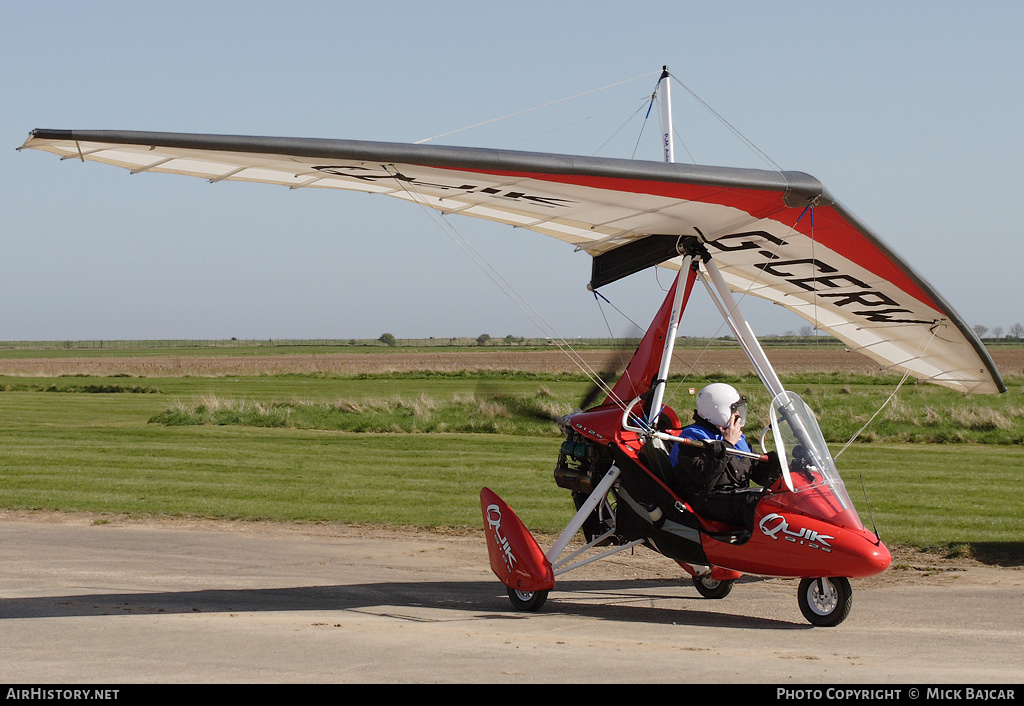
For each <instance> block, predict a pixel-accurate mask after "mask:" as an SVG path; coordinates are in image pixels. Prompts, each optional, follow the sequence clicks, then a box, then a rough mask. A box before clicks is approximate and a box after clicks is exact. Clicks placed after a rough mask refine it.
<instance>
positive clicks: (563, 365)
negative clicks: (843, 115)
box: [0, 348, 1024, 377]
mask: <svg viewBox="0 0 1024 706" xmlns="http://www.w3.org/2000/svg"><path fill="white" fill-rule="evenodd" d="M629 355H630V354H629V353H628V352H623V353H622V354H621V357H622V359H623V361H628V359H629ZM579 356H580V357H581V358H582V359H583V360H585V361H586V363H587V364H588V365H590V366H591V367H592V368H593V369H594V370H604V369H607V368H609V367H612V360H613V357H617V356H618V354H615V353H612V352H609V351H585V352H582V353H580V354H579ZM768 356H769V358H770V359H771V360H772V364H773V365H774V366H775V368H776V370H777V371H778V372H779V373H780V374H781V375H787V374H793V373H803V372H822V373H829V372H838V373H866V374H871V373H876V372H878V365H877V364H875V363H874V362H872V361H871V360H870V359H868V358H866V357H864V356H863V355H860V354H859V353H849V352H846V351H844V350H841V349H835V348H830V349H820V350H814V349H809V350H808V349H772V350H769V351H768ZM992 357H993V359H994V360H995V362H996V365H997V366H998V367H999V370H1000V371H1001V372H1002V374H1003V376H1004V377H1009V376H1018V375H1022V374H1024V348H1013V349H997V350H994V351H992ZM420 370H431V371H441V372H454V371H461V370H467V371H480V370H522V371H528V372H542V373H574V372H577V371H578V368H577V366H576V364H575V363H574V362H573V361H572V360H571V359H570V358H569V356H568V355H566V354H565V353H563V352H562V351H558V350H550V351H548V350H545V351H516V350H501V351H495V350H487V351H479V352H477V351H460V352H447V351H438V352H436V353H435V352H429V353H423V352H409V353H402V352H390V351H389V352H383V353H328V354H315V355H264V356H203V355H181V356H153V357H109V358H106V357H104V358H31V359H20V360H19V359H12V360H0V375H13V376H21V377H56V376H59V375H95V376H111V375H131V376H144V377H175V376H180V375H196V376H218V375H280V374H286V373H298V374H314V373H320V374H327V375H356V374H359V373H391V372H409V371H420ZM688 371H689V372H693V373H696V374H705V375H706V374H709V373H735V374H745V373H749V372H751V371H752V370H751V367H750V364H749V363H748V362H747V359H746V356H745V355H744V354H743V352H742V351H740V350H709V351H697V350H686V349H683V350H677V351H676V356H675V363H674V364H673V367H672V372H673V373H686V372H688Z"/></svg>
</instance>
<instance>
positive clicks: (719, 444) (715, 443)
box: [704, 439, 729, 461]
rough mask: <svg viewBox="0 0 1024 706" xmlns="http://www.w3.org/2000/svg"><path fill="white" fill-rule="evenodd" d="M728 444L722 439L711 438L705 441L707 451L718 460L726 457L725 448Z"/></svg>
mask: <svg viewBox="0 0 1024 706" xmlns="http://www.w3.org/2000/svg"><path fill="white" fill-rule="evenodd" d="M728 446H729V445H728V444H727V443H726V442H724V441H722V440H720V439H709V440H708V441H705V442H704V449H705V451H704V452H705V453H706V454H707V455H708V456H710V457H711V458H713V459H715V460H716V461H720V460H721V459H723V458H725V450H726V448H728Z"/></svg>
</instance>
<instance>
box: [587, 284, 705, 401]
mask: <svg viewBox="0 0 1024 706" xmlns="http://www.w3.org/2000/svg"><path fill="white" fill-rule="evenodd" d="M696 279H697V275H696V273H695V272H694V271H693V270H689V271H688V272H687V276H686V292H685V294H684V296H683V306H682V308H681V309H680V311H679V317H680V318H682V316H683V312H684V311H686V304H687V302H689V301H690V293H691V292H692V291H693V283H694V282H695V281H696ZM678 283H679V280H678V279H676V280H675V282H673V283H672V286H671V287H669V290H668V294H667V295H666V296H665V301H664V302H662V304H661V308H660V309H658V313H657V314H656V315H655V316H654V320H653V321H652V322H651V325H650V326H649V327H648V328H647V333H646V334H645V335H644V337H643V340H641V341H640V345H639V346H637V349H636V352H635V353H633V357H632V358H631V359H630V361H629V365H628V366H626V370H625V372H624V373H622V377H620V378H619V380H618V382H616V383H615V387H613V388H612V391H611V393H610V394H609V395H608V397H606V398H605V401H604V403H603V404H610V403H616V402H619V401H622V402H629V401H630V400H631V399H633V398H635V397H638V396H639V395H642V394H643V393H645V392H647V390H648V389H650V387H651V384H652V383H653V382H654V378H655V377H656V376H657V374H658V368H659V367H661V355H662V353H663V352H664V350H665V337H666V336H667V335H668V327H669V320H670V319H671V317H672V300H673V299H674V298H675V292H676V286H677V285H678Z"/></svg>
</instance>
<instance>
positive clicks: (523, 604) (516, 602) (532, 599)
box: [505, 586, 548, 613]
mask: <svg viewBox="0 0 1024 706" xmlns="http://www.w3.org/2000/svg"><path fill="white" fill-rule="evenodd" d="M505 588H506V590H507V591H508V597H509V600H510V601H512V607H513V608H515V609H516V610H522V611H526V612H528V613H535V612H536V611H538V610H540V608H541V606H542V605H544V602H545V601H546V600H547V599H548V592H547V591H520V590H519V589H516V588H512V587H511V586H506V587H505Z"/></svg>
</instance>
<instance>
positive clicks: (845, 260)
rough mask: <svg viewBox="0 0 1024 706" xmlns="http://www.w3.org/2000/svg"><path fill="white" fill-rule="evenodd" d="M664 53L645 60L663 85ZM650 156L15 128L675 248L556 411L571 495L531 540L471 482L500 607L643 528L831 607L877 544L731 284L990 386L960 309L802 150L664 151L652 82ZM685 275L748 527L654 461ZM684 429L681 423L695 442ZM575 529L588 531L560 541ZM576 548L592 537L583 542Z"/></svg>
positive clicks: (575, 237)
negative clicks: (741, 373)
mask: <svg viewBox="0 0 1024 706" xmlns="http://www.w3.org/2000/svg"><path fill="white" fill-rule="evenodd" d="M668 79H669V75H668V72H667V70H666V71H664V72H663V74H662V81H664V82H665V83H664V89H665V91H666V93H667V91H668ZM661 105H662V110H663V111H664V112H665V113H666V114H665V116H664V119H663V125H665V126H668V127H667V128H666V129H665V131H664V133H663V144H664V149H665V161H664V162H650V161H638V160H619V159H607V158H597V157H578V156H568V155H560V154H541V153H531V152H519V151H510V150H497V149H484V148H469V147H452V146H437V145H427V144H393V143H383V142H365V141H352V140H333V139H309V138H279V137H245V136H234V135H208V134H180V133H165V132H125V131H92V130H51V129H37V130H33V131H32V132H31V134H30V136H29V138H28V140H27V141H26V142H25V143H24V145H22V147H21V148H19V149H24V148H30V149H36V150H42V151H45V152H52V153H54V154H57V155H59V156H60V157H61V158H62V159H65V160H80V161H83V162H85V161H94V162H102V163H105V164H111V165H115V166H118V167H122V168H125V169H129V170H131V172H132V173H133V174H137V173H140V172H166V173H173V174H184V175H189V176H196V177H201V178H204V179H207V180H209V181H210V182H211V183H215V182H219V181H251V182H257V183H266V184H277V185H283V186H287V187H289V188H291V189H339V190H347V191H362V192H368V193H374V194H382V195H387V196H393V197H395V198H399V199H403V200H406V201H411V202H415V203H418V204H420V205H423V206H427V207H430V208H433V209H436V210H437V211H440V212H443V213H445V214H461V215H466V216H474V217H477V218H483V219H488V220H493V221H498V222H501V223H505V224H508V225H511V226H516V227H519V228H524V229H528V230H533V231H536V232H538V233H542V234H544V235H548V236H552V237H554V238H558V239H559V240H562V241H564V242H566V243H568V244H570V245H572V246H575V247H576V248H578V249H581V250H583V251H585V252H587V253H589V254H590V255H591V256H592V257H593V263H592V276H591V282H590V287H591V288H592V289H595V290H596V289H598V288H600V287H602V286H604V285H606V284H608V283H611V282H614V281H616V280H619V279H621V278H623V277H627V276H629V275H631V274H634V273H636V272H639V271H641V270H644V269H647V268H650V267H655V266H660V267H663V268H668V269H671V270H677V271H678V275H677V276H676V280H675V283H674V284H673V285H672V286H671V288H670V290H669V292H668V296H667V297H666V298H665V300H664V302H663V303H662V305H661V307H660V309H659V310H658V312H657V314H656V316H655V317H654V319H653V321H652V323H651V326H650V328H649V329H648V330H647V332H646V335H645V336H644V337H643V339H642V341H641V343H640V345H639V347H638V348H637V350H636V352H635V353H634V355H633V358H632V359H631V361H630V363H629V365H628V366H627V368H626V370H625V372H624V373H623V374H622V376H621V378H619V379H618V381H617V382H616V383H615V384H614V385H611V386H609V387H608V389H607V396H606V397H605V399H604V401H603V402H601V403H600V404H598V405H597V406H595V407H593V408H591V409H587V410H584V411H580V412H577V413H575V414H571V415H568V416H566V417H564V418H562V419H561V420H559V424H560V426H561V428H562V430H563V432H564V434H565V437H566V438H565V441H564V443H563V444H562V447H561V453H560V455H559V458H558V462H557V466H556V470H555V479H556V484H557V485H558V486H559V487H561V488H563V489H566V490H569V491H570V492H571V495H572V499H573V501H574V504H575V507H576V510H577V511H576V514H575V515H574V516H573V518H572V519H571V520H570V521H569V523H568V525H567V526H566V527H565V529H564V531H562V532H561V534H560V535H559V536H558V538H557V540H556V541H555V543H554V545H553V546H552V547H550V548H549V549H548V550H547V551H544V550H542V549H541V548H540V546H539V545H538V543H537V541H536V540H535V539H534V537H533V536H532V535H531V534H530V532H529V530H528V529H527V528H526V527H525V526H524V524H523V523H522V521H521V520H520V519H519V518H518V517H517V516H516V514H515V513H514V512H513V510H512V509H511V508H510V507H509V506H508V505H507V504H506V503H504V502H503V501H502V500H501V498H499V497H498V496H497V495H496V494H495V493H494V492H492V491H491V490H489V489H487V488H484V489H483V490H482V491H481V494H480V501H481V511H482V514H483V520H484V527H485V530H486V534H487V541H488V551H489V558H490V565H491V568H492V570H493V571H494V573H495V574H496V576H497V577H498V578H499V579H500V580H501V581H502V583H503V584H504V585H505V586H506V588H507V592H508V595H509V598H510V600H511V601H512V604H513V605H514V607H515V608H516V609H519V610H525V611H534V610H537V609H539V608H540V607H541V606H542V605H543V604H544V603H545V601H546V599H547V597H548V594H549V592H550V591H551V590H552V589H554V587H555V577H556V576H560V575H562V574H564V573H566V572H568V571H571V570H573V569H575V568H578V567H580V566H583V565H585V564H587V563H590V562H591V561H595V560H598V559H602V558H605V557H607V556H610V555H612V554H614V553H617V552H621V551H623V550H628V549H631V548H633V547H635V546H638V545H645V546H647V547H649V548H650V549H653V550H655V551H657V552H660V553H661V554H663V555H665V556H666V557H668V558H670V559H673V560H675V561H676V562H677V563H678V564H679V565H680V566H681V567H682V569H684V570H685V572H686V573H687V574H689V575H690V576H691V577H692V581H693V583H694V585H695V587H696V589H697V590H698V591H699V593H700V594H701V595H703V596H705V597H709V598H721V597H724V596H725V595H726V594H727V593H729V592H730V590H731V589H732V587H733V583H734V582H735V580H736V579H737V578H739V577H740V576H741V575H743V574H750V575H758V576H771V577H783V578H792V579H799V580H800V583H799V588H798V593H797V597H798V604H799V606H800V609H801V611H802V613H803V615H804V616H805V617H806V618H807V620H808V621H809V622H811V623H812V624H814V625H819V626H832V625H837V624H839V623H840V622H842V621H843V620H844V619H845V618H846V616H847V615H848V613H849V611H850V606H851V604H852V592H851V586H850V582H849V579H851V578H863V577H868V576H872V575H875V574H878V573H880V572H882V571H884V570H885V569H886V568H887V567H888V565H889V563H890V561H891V557H890V554H889V551H888V550H887V549H886V547H885V546H884V545H883V544H882V542H881V541H880V540H879V538H878V537H877V536H876V535H875V534H874V533H873V532H871V531H869V530H868V529H866V528H865V527H864V525H863V524H862V522H861V520H860V518H859V517H858V514H857V511H856V510H855V508H854V506H853V503H852V502H851V500H850V497H849V495H848V493H847V492H846V490H845V487H844V485H843V481H842V479H841V478H840V476H839V474H838V472H837V470H836V467H835V464H834V462H833V458H832V456H831V455H830V453H829V451H828V448H827V446H826V444H825V442H824V440H823V437H822V434H821V431H820V429H819V427H818V424H817V421H816V419H815V417H814V415H813V413H812V412H811V411H810V410H809V409H808V407H807V405H806V404H804V402H803V401H802V400H801V399H800V398H799V396H798V395H796V394H795V393H793V392H790V391H787V390H786V389H785V388H784V387H783V385H782V383H781V381H780V380H779V377H778V375H777V374H776V373H775V371H774V369H773V368H772V366H771V363H770V362H769V360H768V357H767V356H766V355H765V352H764V350H763V349H762V347H761V346H760V344H759V342H758V341H757V339H756V337H755V336H754V335H753V332H752V329H751V327H750V325H749V323H748V322H747V320H746V319H745V318H744V316H743V314H742V312H741V311H740V309H739V307H738V305H737V301H736V298H735V297H734V293H736V292H740V293H744V294H749V295H754V296H758V297H762V298H764V299H767V300H769V301H772V302H775V303H777V304H779V305H782V306H784V307H786V308H787V309H790V310H792V311H794V312H796V313H797V314H799V315H800V316H802V317H803V318H804V319H806V320H807V321H809V322H811V323H812V324H813V325H814V326H815V327H816V328H817V329H819V330H821V331H824V332H826V333H828V334H830V335H832V336H833V337H835V338H837V339H839V340H841V341H843V342H845V343H846V345H847V346H848V348H849V349H850V350H851V351H857V352H860V353H862V354H864V355H865V356H867V357H869V358H871V359H873V360H874V361H876V362H877V363H878V364H879V366H880V367H881V368H883V369H887V370H890V371H899V372H902V373H904V374H905V375H907V376H910V377H913V378H916V379H918V380H921V381H928V382H931V383H935V384H938V385H943V386H946V387H949V388H952V389H955V390H958V391H960V392H962V393H964V394H969V393H996V392H1003V391H1005V390H1006V387H1005V385H1004V383H1003V381H1002V378H1001V377H1000V374H999V372H998V370H997V369H996V367H995V365H994V363H993V361H992V359H991V358H990V356H989V355H988V353H987V352H986V350H985V348H984V347H983V346H982V344H981V342H980V340H979V339H978V338H977V336H976V335H975V334H974V333H973V331H972V330H971V329H970V328H969V327H968V326H967V325H966V324H965V323H964V321H963V320H962V319H961V318H960V316H958V315H957V313H956V312H955V311H954V310H953V309H952V307H950V305H949V304H947V303H946V302H945V301H944V300H943V299H942V297H941V296H940V295H939V294H938V293H937V292H936V291H935V290H934V289H933V288H932V287H931V286H930V285H929V284H928V283H927V282H925V281H924V279H923V278H921V277H920V276H919V275H918V274H917V273H915V272H914V271H913V270H912V269H911V268H910V267H909V266H908V265H907V264H906V263H905V262H904V261H903V260H902V258H900V257H899V256H898V255H897V254H896V253H895V252H893V251H892V250H891V249H890V248H889V247H888V246H887V245H885V244H884V243H883V242H882V240H881V239H880V238H879V237H878V236H877V235H875V234H874V233H873V232H872V231H871V230H870V229H869V228H868V227H867V226H866V225H864V224H863V223H861V222H860V221H859V220H858V219H857V218H856V217H855V216H854V215H853V214H851V213H850V212H849V211H848V210H847V209H846V208H844V207H843V206H842V205H841V204H840V203H839V202H838V201H837V200H836V199H835V198H834V197H833V196H832V195H831V194H830V193H829V192H828V191H827V190H826V189H825V188H824V186H823V185H822V184H821V183H820V182H819V181H818V180H817V179H815V178H813V177H811V176H810V175H808V174H805V173H802V172H794V171H767V170H752V169H737V168H725V167H708V166H693V165H686V164H680V163H676V162H675V161H674V157H673V144H672V142H673V136H672V130H671V114H670V111H671V101H670V99H669V98H668V96H667V95H666V96H665V97H664V99H663V100H662V102H661ZM697 280H700V281H701V283H702V285H703V286H704V287H705V288H706V289H707V290H708V292H709V294H710V296H711V299H712V301H713V302H714V303H715V305H716V306H717V308H718V309H719V311H720V313H721V315H722V316H723V318H724V320H725V322H726V323H727V324H728V326H729V327H730V328H731V330H732V332H733V333H734V334H735V336H736V339H737V340H738V341H739V343H740V345H741V346H742V347H743V349H744V351H745V352H746V354H747V356H748V358H749V360H750V362H751V364H752V365H753V368H754V370H755V371H756V372H757V374H758V376H759V377H760V379H761V380H762V382H763V383H764V385H765V387H766V388H767V390H768V392H769V393H770V396H771V398H772V402H771V410H770V418H771V425H770V427H769V429H766V432H767V431H769V430H770V432H771V438H770V439H769V438H768V436H767V435H766V434H762V436H761V449H760V451H761V454H756V455H763V454H766V453H768V450H769V447H773V448H772V450H774V451H775V452H776V454H777V456H778V458H779V460H780V477H779V478H778V480H777V481H775V482H774V483H772V484H770V485H769V486H768V487H765V488H761V489H759V490H757V491H756V492H760V493H761V498H760V500H759V502H758V505H757V511H756V516H755V519H754V526H753V527H749V528H748V527H731V526H725V525H722V524H721V523H718V522H714V521H710V520H708V519H705V518H702V517H701V516H700V515H699V514H697V513H696V512H694V510H693V508H692V507H691V506H690V505H689V504H688V503H687V501H686V500H685V499H684V498H682V497H680V496H679V495H678V494H677V493H676V492H675V491H674V490H673V489H672V488H671V487H670V486H669V484H668V483H667V481H666V479H665V476H664V475H663V470H662V469H663V464H664V463H665V462H666V448H667V446H668V445H670V444H672V443H680V442H678V441H676V439H677V437H675V435H674V434H673V432H678V431H679V430H680V429H681V428H682V427H683V426H684V425H685V423H684V422H683V421H682V420H681V419H680V416H679V415H678V414H677V413H676V412H675V411H674V410H673V409H672V408H670V407H668V406H667V405H665V404H664V395H665V386H666V378H667V376H668V371H669V364H670V362H671V359H672V351H673V345H674V341H675V338H676V335H677V332H678V329H679V325H680V319H681V316H682V314H683V310H684V308H685V304H686V302H687V300H688V298H689V295H690V293H691V291H692V288H693V286H694V284H695V282H696V281H697ZM694 443H699V442H694ZM581 529H582V530H583V534H584V537H585V539H586V543H585V544H584V546H583V547H581V548H579V549H576V550H573V551H571V552H570V553H569V554H568V555H566V556H564V557H563V554H565V552H566V550H567V549H568V548H569V546H570V543H571V541H572V539H573V538H574V536H575V535H576V534H577V533H578V532H579V531H580V530H581ZM592 551H596V552H597V554H596V555H594V554H591V552H592Z"/></svg>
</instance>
